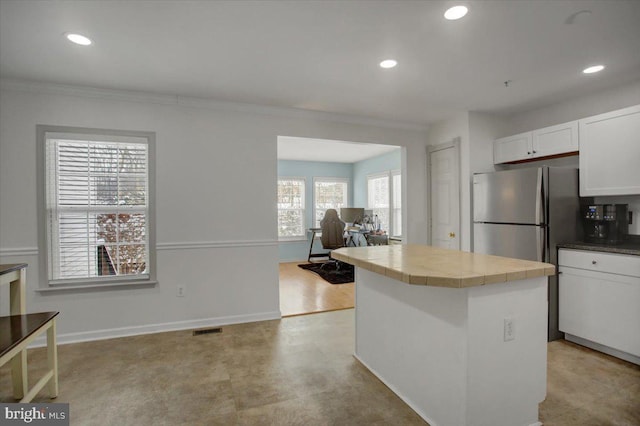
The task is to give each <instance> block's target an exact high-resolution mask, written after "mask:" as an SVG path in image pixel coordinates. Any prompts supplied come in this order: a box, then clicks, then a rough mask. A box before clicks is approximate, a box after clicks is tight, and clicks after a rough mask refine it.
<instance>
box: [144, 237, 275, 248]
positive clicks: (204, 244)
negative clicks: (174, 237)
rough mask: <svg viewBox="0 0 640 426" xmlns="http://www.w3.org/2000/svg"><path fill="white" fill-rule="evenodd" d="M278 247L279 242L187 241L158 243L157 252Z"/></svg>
mask: <svg viewBox="0 0 640 426" xmlns="http://www.w3.org/2000/svg"><path fill="white" fill-rule="evenodd" d="M272 246H273V247H277V246H278V240H276V239H273V240H234V241H185V242H172V243H157V244H156V250H194V249H209V248H236V247H272Z"/></svg>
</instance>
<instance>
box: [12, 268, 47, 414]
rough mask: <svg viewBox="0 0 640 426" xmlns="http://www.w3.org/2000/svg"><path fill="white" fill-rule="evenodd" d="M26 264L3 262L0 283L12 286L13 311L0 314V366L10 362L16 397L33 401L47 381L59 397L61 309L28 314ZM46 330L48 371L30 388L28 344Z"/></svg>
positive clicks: (23, 400)
mask: <svg viewBox="0 0 640 426" xmlns="http://www.w3.org/2000/svg"><path fill="white" fill-rule="evenodd" d="M26 268H27V264H26V263H17V264H9V265H0V285H2V284H9V286H10V290H9V292H10V294H9V299H10V313H11V315H9V316H6V317H0V366H3V365H4V364H6V363H7V362H9V361H11V377H12V381H13V396H14V398H16V399H19V400H20V402H30V401H31V400H32V399H33V398H34V397H35V396H36V395H37V393H38V392H39V391H40V390H41V389H42V388H43V387H44V386H45V385H46V384H47V383H48V384H49V396H51V398H55V397H57V396H58V352H57V346H56V316H57V315H58V312H41V313H33V314H27V313H26V279H25V274H26V272H25V270H26ZM45 331H46V332H47V365H48V371H47V372H46V373H45V375H44V376H43V377H42V378H41V379H40V380H39V381H38V383H36V384H35V385H34V386H33V387H32V388H31V389H29V384H28V383H29V382H28V377H27V346H29V344H30V343H31V342H33V340H34V339H36V338H37V337H38V336H40V335H41V334H43V333H44V332H45Z"/></svg>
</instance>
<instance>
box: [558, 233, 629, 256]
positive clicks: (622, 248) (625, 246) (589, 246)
mask: <svg viewBox="0 0 640 426" xmlns="http://www.w3.org/2000/svg"><path fill="white" fill-rule="evenodd" d="M558 248H566V249H575V250H587V251H601V252H605V253H615V254H628V255H632V256H640V236H638V235H630V236H629V239H627V241H625V242H624V243H622V244H596V243H584V242H579V241H578V242H570V243H562V244H558Z"/></svg>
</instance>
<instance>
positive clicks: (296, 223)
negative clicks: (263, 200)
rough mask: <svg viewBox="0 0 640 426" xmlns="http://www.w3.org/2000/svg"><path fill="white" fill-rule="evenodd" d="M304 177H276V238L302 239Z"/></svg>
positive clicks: (303, 237)
mask: <svg viewBox="0 0 640 426" xmlns="http://www.w3.org/2000/svg"><path fill="white" fill-rule="evenodd" d="M304 193H305V179H304V178H280V179H278V238H279V239H280V240H302V239H305V238H306V235H305V233H306V230H305V220H304V216H305V204H304V203H305V201H304V200H305V198H304Z"/></svg>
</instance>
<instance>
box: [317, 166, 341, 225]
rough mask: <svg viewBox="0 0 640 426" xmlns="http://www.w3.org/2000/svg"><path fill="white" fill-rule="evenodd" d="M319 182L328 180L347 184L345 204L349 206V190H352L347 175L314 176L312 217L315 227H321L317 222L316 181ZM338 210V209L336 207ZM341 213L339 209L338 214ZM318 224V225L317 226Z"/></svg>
mask: <svg viewBox="0 0 640 426" xmlns="http://www.w3.org/2000/svg"><path fill="white" fill-rule="evenodd" d="M317 182H328V183H344V184H346V186H347V190H346V199H345V200H344V206H345V207H348V206H349V195H350V193H349V191H350V190H351V188H350V186H351V185H349V178H345V177H322V176H316V177H314V178H313V200H312V204H313V205H312V208H313V212H312V217H311V223H312V224H313V226H314V227H316V228H319V227H320V225H319V224H317V220H316V217H317V216H316V215H317V210H318V208H317V204H316V183H317ZM336 210H337V209H336ZM339 215H340V211H338V216H339ZM316 224H317V226H316Z"/></svg>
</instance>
